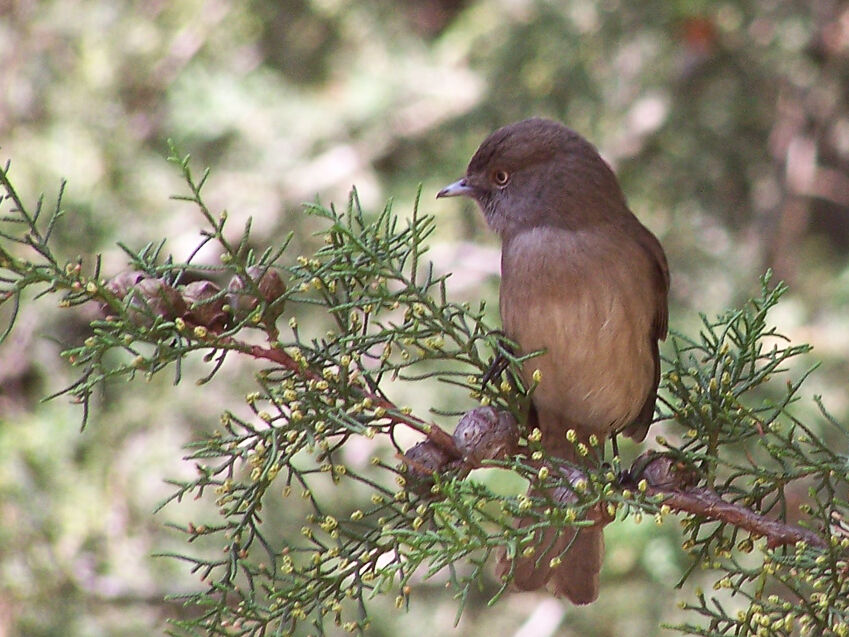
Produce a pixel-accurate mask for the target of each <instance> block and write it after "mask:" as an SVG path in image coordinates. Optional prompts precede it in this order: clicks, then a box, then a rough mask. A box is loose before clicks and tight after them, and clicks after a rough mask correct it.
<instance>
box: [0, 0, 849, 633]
mask: <svg viewBox="0 0 849 637" xmlns="http://www.w3.org/2000/svg"><path fill="white" fill-rule="evenodd" d="M848 99H849V3H847V2H840V1H837V0H804V1H802V0H799V1H797V2H793V1H790V0H768V1H766V2H763V1H755V0H749V1H745V2H744V1H731V2H713V1H711V2H708V1H706V0H705V1H702V2H700V1H687V0H678V1H672V2H670V1H669V0H657V1H638V2H625V1H623V0H602V1H601V2H597V1H593V0H563V1H561V2H544V1H539V0H500V1H499V0H477V1H475V0H468V1H458V0H417V1H415V2H391V1H389V0H384V1H378V0H374V1H367V2H351V1H347V0H314V1H312V2H298V1H296V0H283V1H282V2H271V1H266V2H247V3H235V2H226V1H224V0H212V1H209V2H201V1H197V2H192V1H181V2H163V1H161V0H158V1H152V2H143V3H135V2H120V1H115V0H101V1H83V2H78V1H76V0H41V1H34V0H29V1H26V0H22V1H15V0H5V1H3V0H0V159H2V160H3V161H5V160H6V159H8V158H11V159H12V160H13V172H12V177H13V179H14V182H15V183H16V185H17V186H18V188H19V191H20V193H21V194H22V195H23V196H24V198H25V199H27V200H29V201H34V199H35V197H36V196H37V195H38V193H40V192H42V191H44V192H45V193H46V195H47V197H48V200H49V199H50V198H52V197H55V195H56V192H57V190H58V184H59V181H60V179H62V178H67V179H68V180H69V186H68V190H67V193H66V197H65V208H66V209H67V210H68V212H69V216H68V218H67V219H66V221H65V223H64V225H62V226H61V228H60V234H59V235H58V236H57V250H58V252H59V253H60V255H62V256H63V257H64V258H68V259H70V258H73V257H75V256H77V255H81V256H83V257H84V258H86V259H91V257H92V255H94V254H96V253H102V254H103V255H104V270H105V272H107V273H114V272H117V271H118V270H120V269H122V268H123V267H124V266H125V263H126V256H125V255H124V254H123V253H122V252H121V250H120V249H118V248H117V247H116V245H115V243H116V241H118V240H120V241H123V242H124V243H126V244H127V245H129V246H131V247H133V248H139V247H141V246H142V245H144V244H145V243H146V242H148V241H155V240H157V239H159V238H161V237H166V236H167V237H169V244H168V250H169V251H170V252H172V253H173V254H174V255H175V257H176V258H177V259H181V258H183V259H184V258H185V257H186V256H188V254H189V252H190V251H191V249H192V248H193V247H194V246H195V245H196V243H197V241H198V228H199V227H200V221H201V220H200V216H199V215H198V214H197V213H196V212H195V211H193V210H192V209H191V208H190V207H188V206H187V205H185V204H181V203H179V202H175V201H170V200H169V199H168V197H169V195H172V194H177V193H182V192H183V185H182V184H181V182H180V181H179V178H178V175H177V171H176V170H175V169H174V167H173V166H171V165H169V164H168V163H167V162H166V161H165V159H164V158H165V156H166V155H167V143H166V140H167V139H168V138H173V139H174V140H175V142H176V143H177V144H178V146H179V147H180V149H181V150H182V151H183V152H190V153H191V154H192V155H193V158H194V165H195V166H196V168H197V169H198V170H199V169H201V168H202V167H204V166H207V165H208V166H210V167H212V169H213V175H212V178H211V180H210V183H209V185H208V187H207V190H206V196H207V201H208V203H209V204H210V206H211V207H212V208H213V209H215V210H220V209H223V208H226V209H227V210H228V211H229V214H230V217H231V219H232V220H233V222H234V223H233V224H232V226H231V227H232V228H233V229H234V231H236V230H237V229H238V227H239V225H240V222H243V221H244V220H245V219H247V218H248V217H253V219H254V231H255V233H256V236H257V237H263V238H264V240H265V241H267V242H268V243H269V244H274V243H276V242H279V241H280V240H281V239H282V238H283V237H284V236H285V234H286V233H287V232H289V231H290V230H294V231H295V232H296V239H295V241H296V243H295V246H294V247H293V248H292V250H291V251H290V253H288V257H287V258H289V259H294V256H295V255H297V254H298V252H299V251H304V252H307V251H309V250H310V249H311V246H312V243H313V239H312V238H311V237H310V234H309V233H310V231H311V230H312V229H313V221H311V220H308V219H305V218H304V216H303V214H302V210H301V208H300V204H301V202H303V201H307V200H314V199H315V198H316V197H318V199H319V200H320V201H321V202H323V203H328V202H330V201H335V202H337V203H339V204H342V205H344V202H345V199H346V198H347V194H348V191H349V189H350V188H351V186H352V185H356V187H357V188H358V191H359V195H360V198H361V200H362V202H363V205H364V207H365V208H366V209H378V208H380V207H382V206H383V205H384V203H385V201H386V200H387V199H389V198H392V199H393V200H394V206H395V210H396V211H397V212H398V213H399V214H400V215H401V216H408V215H409V214H410V211H411V210H412V205H413V201H414V198H415V193H416V189H417V186H418V184H419V183H422V184H423V203H422V209H423V211H424V212H427V213H435V214H437V215H438V231H437V234H436V236H435V237H434V239H433V241H432V251H431V257H432V258H433V259H434V260H435V262H436V266H437V269H438V270H439V271H441V272H442V271H455V272H456V274H455V276H453V277H452V279H451V286H450V291H451V293H452V294H453V295H454V297H455V298H458V299H467V300H472V301H476V300H478V299H481V298H485V299H489V300H490V302H491V307H492V308H494V307H495V306H496V305H495V304H494V301H495V299H496V297H497V277H496V275H497V272H498V246H497V242H496V241H495V238H494V237H493V236H492V235H491V234H490V233H489V232H488V231H487V230H486V228H485V227H484V224H483V222H482V220H481V219H480V218H479V215H478V213H477V210H476V209H474V208H473V206H472V205H471V204H470V203H468V202H461V201H454V200H452V201H447V202H443V201H440V202H435V201H433V196H434V194H435V193H436V191H437V190H438V189H439V188H440V187H441V186H442V185H445V184H446V183H448V182H449V181H453V180H454V179H456V178H458V177H459V176H460V175H461V174H462V173H463V171H464V169H465V165H466V162H467V161H468V159H469V157H470V155H471V154H472V152H473V151H474V150H475V148H476V147H477V145H478V144H479V143H480V141H481V140H482V139H483V137H485V136H486V134H488V133H489V132H490V131H491V130H493V129H494V128H496V127H498V126H500V125H503V124H506V123H509V122H511V121H514V120H517V119H521V118H524V117H527V116H531V115H545V116H550V117H554V118H557V119H560V120H562V121H564V122H565V123H567V124H568V125H570V126H571V127H573V128H575V129H576V130H578V131H579V132H581V133H582V134H584V135H585V136H586V137H588V138H589V139H590V140H591V141H593V142H594V143H595V144H596V145H597V146H598V147H599V149H600V150H601V152H602V154H603V155H604V156H605V157H606V158H607V159H608V161H609V162H610V163H611V164H612V165H613V166H614V167H615V169H616V171H617V173H618V174H619V176H620V178H621V182H622V185H623V188H624V190H625V192H626V194H627V196H628V198H629V201H630V203H631V207H632V208H633V209H634V211H635V212H636V213H637V214H638V216H640V217H641V219H642V220H643V221H644V222H645V223H646V224H647V225H648V226H649V227H650V228H651V229H652V230H653V231H654V232H655V233H656V234H657V235H658V236H659V237H660V239H661V241H662V242H663V244H664V246H665V248H666V251H667V254H668V256H669V260H670V265H671V270H672V292H671V303H672V312H671V321H670V324H671V326H672V328H673V329H676V330H679V331H683V332H687V331H688V329H691V328H693V327H694V325H695V321H696V318H697V313H698V312H706V313H708V314H713V313H716V312H720V311H722V310H723V309H724V308H726V307H728V306H730V305H732V304H734V303H739V302H740V301H741V300H742V299H745V298H747V297H748V296H749V295H750V294H752V293H754V292H755V291H756V290H757V288H758V281H757V278H758V276H759V275H760V274H761V273H762V272H763V271H764V270H765V269H766V268H767V267H772V268H774V269H775V271H776V272H777V276H778V277H779V278H781V279H784V280H785V281H787V282H789V283H790V285H791V293H790V294H789V296H788V297H787V298H786V299H785V300H784V302H783V303H782V304H781V305H780V306H779V308H778V311H777V313H776V315H775V320H776V321H777V322H778V323H779V325H780V326H781V328H782V329H783V330H784V331H785V332H786V333H787V334H788V335H789V336H791V338H792V339H793V340H794V341H797V342H800V343H801V342H810V343H812V344H813V345H814V346H815V348H816V349H815V352H814V356H813V357H811V358H809V360H808V361H807V363H808V364H812V363H813V362H814V361H815V360H822V361H823V365H822V367H821V368H820V369H819V370H818V371H817V373H816V374H815V375H814V376H813V377H812V378H811V380H810V381H809V383H808V385H807V390H805V392H804V393H805V394H806V395H807V396H810V395H812V394H814V393H818V394H823V396H824V398H825V403H826V405H827V406H828V407H829V409H830V410H831V411H832V412H833V413H834V414H835V415H837V416H838V417H839V418H841V419H842V420H844V421H846V420H847V419H849V392H847V391H846V381H847V378H849V363H847V358H849V357H847V353H849V318H847V307H849V259H847V247H849V101H847V100H848ZM215 260H216V255H215V254H212V253H210V254H202V255H201V261H206V262H209V263H214V262H215ZM92 316H93V312H92V311H91V310H90V309H85V308H83V309H80V310H77V311H73V312H70V311H60V310H58V309H56V307H55V299H42V300H39V301H38V302H34V303H32V304H30V305H29V306H27V307H26V308H25V309H24V310H23V312H22V315H21V316H20V318H19V324H18V326H17V328H16V331H15V332H14V334H13V336H12V338H10V339H9V341H7V342H6V343H5V344H4V345H2V346H0V637H5V636H9V635H45V636H47V635H57V636H58V635H63V636H65V635H71V636H74V635H86V636H88V635H148V634H150V632H151V631H154V632H161V631H163V630H164V629H165V626H166V623H165V621H166V618H168V617H176V616H185V615H186V614H190V613H192V612H193V611H192V610H191V609H184V608H182V607H181V606H180V604H179V603H169V602H164V601H163V596H164V595H167V594H179V593H180V592H184V591H188V590H194V588H195V587H196V586H197V585H198V584H197V580H196V579H195V577H194V576H191V575H190V574H189V573H188V572H187V570H186V568H185V567H184V566H183V565H182V564H181V563H178V562H176V561H174V560H169V559H162V558H155V557H153V554H154V553H157V552H163V551H169V550H183V549H184V548H185V546H184V544H183V539H182V536H180V535H179V534H177V533H175V532H172V531H170V530H169V529H168V528H167V527H166V526H165V523H166V522H167V521H174V520H175V521H185V520H187V519H189V518H190V517H192V516H193V515H203V513H204V511H206V510H207V508H211V507H212V502H211V500H212V498H210V500H209V501H203V500H202V501H197V502H184V503H182V504H180V505H172V506H169V507H167V508H166V509H165V510H164V511H163V512H161V513H159V514H157V515H153V514H152V511H153V509H154V508H155V506H156V504H157V503H158V502H159V501H160V500H162V499H163V498H165V497H166V496H167V495H168V494H169V493H170V492H171V487H169V486H168V485H167V484H165V482H164V480H165V479H168V478H180V477H185V476H187V475H189V474H190V472H191V471H192V468H191V466H190V465H188V464H187V463H185V462H184V461H182V460H181V458H182V455H183V453H184V452H183V450H182V445H184V444H185V443H187V442H189V441H191V440H193V439H195V438H196V437H197V436H198V435H199V432H202V431H208V430H210V429H211V428H212V427H213V426H214V425H215V424H216V423H217V418H218V413H219V412H220V410H221V409H222V408H224V406H227V405H229V404H231V403H232V402H233V401H234V400H237V401H238V400H241V397H242V396H243V395H244V393H245V392H246V391H249V390H250V389H251V384H252V375H251V373H250V366H247V368H246V369H242V368H239V367H238V366H235V365H233V366H230V367H228V368H227V369H225V370H224V372H223V373H224V376H223V377H221V378H219V379H218V381H217V383H218V384H217V386H216V390H215V391H210V390H208V389H207V390H205V389H204V388H197V387H195V386H194V385H193V384H192V383H191V382H187V383H184V384H182V385H180V386H177V387H173V386H172V385H171V383H170V379H169V378H164V377H163V378H156V379H154V381H153V382H151V383H149V384H145V383H144V382H143V381H136V382H135V383H134V384H133V386H132V387H131V388H128V387H126V386H114V387H107V388H106V389H104V391H103V392H102V394H101V395H100V396H98V399H97V401H96V403H97V404H96V408H95V411H94V413H93V416H92V419H91V423H90V424H89V426H88V428H87V429H86V430H85V431H84V432H82V433H80V431H79V418H80V413H79V411H78V410H77V409H76V408H75V407H73V406H71V405H68V404H67V403H66V402H65V401H63V400H61V399H60V400H57V401H53V402H47V403H42V402H40V399H41V398H43V397H44V396H45V395H47V394H49V393H52V392H54V391H56V390H58V389H60V388H61V387H63V386H64V384H65V383H67V382H69V380H70V379H71V375H70V371H69V370H68V368H67V367H66V366H65V365H64V364H63V363H62V362H61V360H60V359H59V358H58V352H59V351H60V350H61V349H62V347H63V346H64V345H69V344H75V343H78V342H80V341H81V340H82V339H83V338H85V335H86V331H87V322H88V320H90V319H91V318H92ZM194 364H195V365H196V366H198V367H199V366H200V363H199V362H195V363H194ZM191 369H192V368H191V367H189V370H190V371H189V372H184V375H186V376H187V378H197V377H199V376H200V375H201V374H200V373H198V374H195V375H194V376H192V375H191ZM222 378H223V380H222ZM128 390H131V391H128ZM228 392H231V393H228ZM404 398H406V399H408V400H409V399H410V397H409V396H407V397H399V402H405V400H404ZM434 400H436V398H434ZM415 404H417V405H425V406H426V405H427V404H428V397H427V396H424V397H421V396H419V397H418V398H417V399H416V401H415ZM799 409H800V413H802V414H805V413H806V411H805V410H806V409H808V407H805V406H802V407H800V408H799ZM810 413H813V410H810ZM363 453H366V454H367V453H369V450H368V449H364V450H363ZM283 506H284V503H283V502H282V501H281V507H283ZM286 514H287V511H285V510H281V512H280V515H281V517H285V515H286ZM302 514H303V512H298V511H292V512H291V515H293V516H295V518H296V517H297V516H298V515H302ZM295 518H293V519H295ZM607 541H608V557H607V560H606V564H605V572H604V580H605V581H604V584H603V592H602V597H601V600H600V601H599V602H598V603H597V604H595V605H593V606H591V607H588V608H574V607H569V606H565V605H560V604H559V603H557V602H554V601H552V600H551V599H550V598H548V597H547V596H546V595H536V594H522V595H518V594H514V595H510V596H508V597H507V598H506V599H504V600H503V601H502V602H501V603H499V604H498V605H497V606H495V607H494V608H487V607H486V605H485V602H486V599H487V597H486V595H485V594H481V596H480V597H479V598H478V599H475V600H472V602H470V606H469V608H468V609H467V612H466V614H465V615H464V616H463V618H462V619H461V621H460V624H459V627H458V628H456V629H452V625H453V622H454V615H455V611H456V606H455V603H454V601H453V600H451V599H450V598H449V596H448V595H447V594H445V591H444V589H442V587H441V586H440V582H439V581H436V582H430V583H423V584H422V586H421V590H419V591H417V592H415V593H414V595H413V602H412V607H411V611H410V613H409V614H406V615H405V614H403V613H399V612H398V611H395V610H394V608H391V606H392V604H391V600H388V602H379V603H378V604H377V605H376V607H375V619H374V629H373V633H374V634H377V635H396V634H405V633H408V632H409V630H410V629H411V627H414V629H415V631H416V632H417V633H421V632H424V631H430V632H431V633H434V634H446V633H448V632H449V631H451V630H455V631H456V632H455V634H462V635H486V634H488V633H492V632H493V631H497V632H498V634H503V635H516V636H520V637H525V636H528V635H534V636H535V637H539V636H545V635H555V634H556V635H601V636H604V635H610V636H613V635H617V636H623V635H624V636H627V635H654V634H660V633H661V632H662V631H661V630H660V629H659V628H658V626H659V624H660V623H661V621H668V622H676V621H680V620H681V619H682V615H681V614H680V613H681V612H680V611H678V610H677V607H676V605H675V603H676V601H677V600H678V599H682V598H684V597H686V594H687V593H686V591H684V592H679V591H676V590H674V589H673V584H674V583H675V581H676V580H677V577H678V576H679V575H680V573H681V572H682V569H683V567H684V565H685V564H686V560H685V558H684V557H683V556H682V555H681V553H680V551H679V547H678V545H679V540H678V537H677V530H676V528H675V525H674V524H672V523H667V524H666V525H665V526H663V527H660V528H658V527H656V526H655V525H654V524H653V522H650V521H649V522H645V521H644V522H643V523H642V525H636V524H633V523H623V524H614V525H611V526H610V527H608V529H607ZM695 584H698V577H697V578H696V581H695V582H694V583H693V584H688V587H689V586H691V585H695ZM493 590H494V589H493Z"/></svg>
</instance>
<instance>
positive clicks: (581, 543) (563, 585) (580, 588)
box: [496, 427, 604, 604]
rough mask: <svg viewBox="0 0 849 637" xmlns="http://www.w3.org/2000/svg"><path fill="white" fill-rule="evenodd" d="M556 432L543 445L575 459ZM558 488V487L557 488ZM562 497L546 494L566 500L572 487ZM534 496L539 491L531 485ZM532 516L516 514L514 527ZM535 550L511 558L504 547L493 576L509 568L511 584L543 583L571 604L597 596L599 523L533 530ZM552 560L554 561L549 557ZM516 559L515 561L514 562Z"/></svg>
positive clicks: (600, 553) (559, 431)
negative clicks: (511, 576)
mask: <svg viewBox="0 0 849 637" xmlns="http://www.w3.org/2000/svg"><path fill="white" fill-rule="evenodd" d="M549 433H556V434H559V435H550V436H546V435H545V432H544V433H543V436H544V437H543V445H544V446H545V450H546V452H547V453H548V455H549V456H555V457H559V458H563V459H565V460H568V461H570V462H573V463H577V453H576V451H575V446H574V445H573V444H572V443H570V442H568V441H567V440H566V438H565V435H564V434H565V429H561V428H559V427H558V428H557V430H555V431H554V432H551V431H549ZM557 491H561V489H557ZM563 491H564V492H568V493H564V496H565V497H558V495H560V494H558V493H554V494H549V495H550V497H551V498H552V499H554V500H556V501H563V502H564V505H565V504H566V503H567V502H568V499H569V496H572V493H571V491H569V490H568V489H563ZM528 495H529V496H531V497H533V496H534V495H537V496H538V495H539V493H538V492H535V490H534V489H533V488H531V489H530V490H529V491H528ZM535 521H537V520H535V519H534V518H519V519H518V520H517V522H516V526H517V528H523V527H526V526H528V525H530V524H533V523H534V522H535ZM533 546H534V547H535V551H534V553H533V555H531V556H524V555H520V556H518V557H515V558H511V557H509V556H508V555H507V553H506V551H505V552H503V553H502V554H501V555H499V557H498V563H497V565H496V576H497V577H499V578H501V577H503V576H505V575H507V574H509V573H511V572H512V574H513V585H514V586H515V587H516V588H517V589H519V590H523V591H532V590H537V589H540V588H543V587H546V588H547V589H548V590H549V591H550V592H551V593H553V594H554V595H556V596H557V597H566V598H567V599H569V600H570V601H571V602H572V603H573V604H589V603H591V602H594V601H595V600H596V599H597V598H598V591H599V572H600V571H601V563H602V560H603V558H604V532H603V526H602V525H601V524H596V525H594V526H585V527H581V528H580V529H577V528H568V527H567V528H565V529H562V530H557V529H546V530H544V531H537V532H536V541H535V542H534V544H533ZM552 560H553V561H552ZM514 562H515V564H514Z"/></svg>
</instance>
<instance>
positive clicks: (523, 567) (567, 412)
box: [437, 118, 669, 604]
mask: <svg viewBox="0 0 849 637" xmlns="http://www.w3.org/2000/svg"><path fill="white" fill-rule="evenodd" d="M457 196H462V197H469V198H471V199H472V200H474V201H475V202H476V203H477V205H478V207H479V208H480V209H481V211H482V213H483V216H484V218H485V220H486V222H487V224H488V226H489V227H490V228H491V229H492V230H494V231H495V233H496V234H498V235H499V236H500V238H501V282H500V290H499V310H500V314H501V323H502V330H503V332H504V334H505V335H506V336H507V337H508V338H509V339H510V340H511V341H513V342H514V343H516V344H517V345H518V347H519V349H520V353H525V354H527V353H532V352H535V351H537V350H542V351H543V353H542V354H541V355H539V356H538V357H533V358H530V359H527V360H526V361H525V362H524V363H523V365H522V369H521V376H522V379H523V381H524V384H525V386H526V387H527V386H530V385H531V384H532V382H536V387H535V389H534V391H533V394H532V396H531V406H530V410H529V413H528V416H527V422H526V426H527V431H533V429H534V428H538V429H539V430H540V433H541V444H542V447H543V449H544V450H545V453H546V455H547V456H549V457H554V458H559V459H563V460H566V461H567V462H570V463H573V464H575V465H577V466H581V464H582V462H583V463H586V462H587V460H586V458H582V456H581V455H580V454H579V453H577V452H576V448H577V447H576V444H575V443H576V442H583V443H584V444H589V441H590V440H591V436H594V438H595V439H596V440H597V441H599V442H600V443H603V442H604V441H605V440H606V439H607V438H608V437H610V436H613V435H614V434H617V433H623V434H624V435H627V436H629V437H631V438H633V439H634V440H636V441H638V442H639V441H642V440H643V439H644V438H645V436H646V433H647V431H648V428H649V426H650V425H651V423H652V420H653V418H654V407H655V402H656V399H657V388H658V384H659V382H660V355H659V341H661V340H663V339H665V338H666V333H667V324H668V294H669V267H668V265H667V260H666V255H665V253H664V250H663V247H662V246H661V244H660V241H659V240H658V239H657V237H655V235H654V234H652V232H651V231H650V230H649V229H648V228H646V227H645V226H644V225H643V224H642V223H641V222H640V221H639V220H638V218H637V217H636V216H635V215H634V213H633V212H631V210H630V208H629V207H628V203H627V201H626V198H625V195H624V193H623V191H622V188H621V187H620V185H619V182H618V180H617V178H616V175H615V174H614V172H613V170H612V169H611V168H610V166H609V165H608V164H607V163H606V162H605V161H604V160H603V159H602V157H601V156H600V155H599V152H598V150H597V149H596V148H595V147H594V146H593V145H592V144H591V143H590V142H589V141H587V140H586V139H585V138H584V137H582V136H581V135H580V134H578V133H576V132H575V131H573V130H571V129H570V128H568V127H567V126H565V125H564V124H562V123H560V122H557V121H554V120H551V119H544V118H531V119H525V120H522V121H519V122H515V123H513V124H509V125H507V126H504V127H502V128H499V129H498V130H496V131H495V132H493V133H492V134H490V135H489V136H488V137H487V138H486V139H485V140H484V141H483V142H482V143H481V145H480V147H479V148H478V149H477V151H476V152H475V153H474V155H473V156H472V158H471V160H470V162H469V164H468V168H467V169H466V174H465V176H464V177H463V178H462V179H460V180H458V181H456V182H454V183H452V184H450V185H448V186H446V187H445V188H443V189H442V190H440V191H439V193H438V194H437V198H442V197H457ZM534 379H538V381H535V380H534ZM570 430H572V431H573V432H574V433H570V434H569V437H571V438H572V441H570V440H569V439H567V432H569V431H570ZM531 522H532V520H531V519H530V518H521V519H519V520H518V521H517V526H519V527H523V526H527V525H528V524H530V523H531ZM534 541H535V543H536V546H535V549H537V550H535V551H534V554H533V555H530V556H527V555H525V554H521V555H517V556H510V555H508V553H507V551H503V552H502V554H501V555H500V556H499V558H498V564H497V567H496V573H497V574H498V575H500V576H502V577H504V576H506V574H509V573H512V575H513V580H512V584H513V586H514V587H515V588H517V589H519V590H537V589H542V588H547V589H548V590H549V592H551V593H552V594H554V595H555V596H557V597H561V598H566V599H569V600H570V601H571V602H572V603H574V604H588V603H591V602H593V601H595V600H596V599H597V598H598V595H599V573H600V570H601V565H602V560H603V556H604V537H603V525H602V524H598V523H597V524H594V525H592V526H584V527H581V528H580V529H579V530H576V529H575V528H570V527H566V528H564V529H563V530H562V531H557V530H552V529H549V530H547V531H546V532H543V533H540V532H538V533H537V537H536V538H535V540H534ZM553 556H558V558H559V559H557V560H552V559H551V558H552V557H553Z"/></svg>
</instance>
